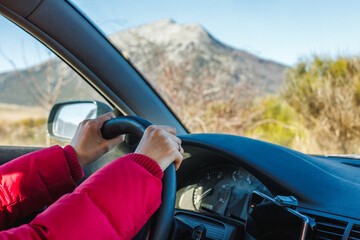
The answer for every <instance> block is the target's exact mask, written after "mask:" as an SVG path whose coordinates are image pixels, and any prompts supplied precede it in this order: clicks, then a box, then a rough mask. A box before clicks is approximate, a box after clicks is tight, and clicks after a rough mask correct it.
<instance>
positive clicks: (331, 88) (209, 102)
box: [154, 56, 360, 154]
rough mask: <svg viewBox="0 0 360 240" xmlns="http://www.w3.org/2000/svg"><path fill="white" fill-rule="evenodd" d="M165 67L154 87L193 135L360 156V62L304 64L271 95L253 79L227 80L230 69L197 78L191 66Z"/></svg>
mask: <svg viewBox="0 0 360 240" xmlns="http://www.w3.org/2000/svg"><path fill="white" fill-rule="evenodd" d="M193 58H194V59H197V58H198V56H193ZM159 59H163V58H159ZM230 60H231V59H229V61H230ZM160 64H161V62H160ZM184 64H185V65H184ZM162 65H163V68H162V69H163V72H162V73H160V74H159V73H158V76H159V77H158V78H157V81H156V82H155V83H154V84H156V85H157V86H160V91H161V93H162V95H163V96H164V97H165V98H166V100H167V102H168V103H169V104H170V106H171V107H172V108H173V109H174V110H175V112H176V113H177V114H178V115H179V116H181V119H182V120H183V122H184V124H185V126H186V127H187V128H188V129H189V130H190V131H191V132H218V133H230V134H236V135H243V136H248V137H252V138H256V139H261V140H265V141H270V142H273V143H276V144H280V145H283V146H286V147H290V148H293V149H297V150H299V151H303V152H308V153H314V154H326V153H338V154H339V153H342V154H348V153H359V152H360V145H359V144H358V143H357V142H358V138H359V136H360V120H359V119H360V118H359V116H360V108H359V106H360V60H359V59H358V58H344V57H340V58H337V59H335V60H333V59H330V58H326V57H323V58H320V57H314V58H313V59H310V60H309V61H304V62H299V63H298V64H297V65H296V66H295V67H294V68H291V69H288V70H287V72H286V76H285V80H284V83H283V88H282V90H281V91H280V92H279V93H278V94H275V95H274V94H273V95H267V96H264V95H263V94H261V93H259V92H256V90H254V89H256V88H255V87H254V85H253V84H251V79H247V81H245V82H237V83H231V82H229V81H226V76H227V74H228V72H227V70H226V69H221V70H219V69H217V68H216V67H214V68H211V67H210V68H209V69H207V70H206V71H203V72H202V73H201V74H200V75H197V76H196V79H192V78H191V75H189V74H188V73H187V72H186V70H187V71H188V72H189V73H190V72H192V71H191V69H188V66H189V65H187V64H186V63H181V64H178V63H174V62H171V61H170V60H168V59H166V61H165V62H164V63H163V64H162ZM192 66H194V65H192ZM216 69H217V70H216ZM169 83H171V84H169Z"/></svg>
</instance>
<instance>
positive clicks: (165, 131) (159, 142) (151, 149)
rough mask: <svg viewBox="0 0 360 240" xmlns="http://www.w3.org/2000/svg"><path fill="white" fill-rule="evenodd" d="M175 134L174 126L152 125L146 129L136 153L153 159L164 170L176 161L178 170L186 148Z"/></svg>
mask: <svg viewBox="0 0 360 240" xmlns="http://www.w3.org/2000/svg"><path fill="white" fill-rule="evenodd" d="M175 134H176V130H175V128H174V127H170V126H156V125H151V126H149V127H148V128H147V129H146V130H145V132H144V136H143V137H142V138H141V141H140V143H139V145H138V146H137V148H136V150H135V153H140V154H143V155H145V156H147V157H149V158H151V159H153V160H154V161H155V162H157V163H158V164H159V166H160V168H161V169H162V170H163V171H164V170H165V169H166V168H167V167H168V166H169V165H170V164H171V163H172V162H174V163H175V168H176V170H177V169H178V168H179V167H180V164H181V162H182V160H183V154H184V149H183V148H182V147H181V140H180V139H179V138H178V137H176V136H175Z"/></svg>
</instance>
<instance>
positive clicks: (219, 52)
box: [0, 19, 286, 105]
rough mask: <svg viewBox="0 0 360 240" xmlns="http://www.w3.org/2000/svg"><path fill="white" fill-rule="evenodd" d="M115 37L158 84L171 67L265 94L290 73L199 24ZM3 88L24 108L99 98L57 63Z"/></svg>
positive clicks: (10, 78) (188, 76)
mask: <svg viewBox="0 0 360 240" xmlns="http://www.w3.org/2000/svg"><path fill="white" fill-rule="evenodd" d="M109 38H110V40H111V42H112V43H113V44H114V45H115V46H117V47H118V48H119V49H121V51H122V53H123V55H124V56H125V57H126V58H128V59H129V61H131V62H132V63H133V64H134V65H135V66H136V67H137V68H138V69H139V70H140V72H142V73H143V75H144V76H145V77H146V78H148V79H149V80H150V81H151V82H153V83H154V82H156V81H157V78H159V76H160V74H161V73H162V72H163V71H164V69H165V68H167V67H169V66H170V65H171V66H176V67H177V69H180V70H182V71H183V72H184V80H187V81H192V83H193V84H194V85H195V84H196V83H195V81H197V80H199V79H201V77H204V73H207V75H205V77H210V76H217V78H218V79H220V80H219V81H220V82H221V81H224V80H223V79H226V81H228V83H227V84H229V82H231V83H237V82H252V84H253V86H255V87H256V88H258V89H260V90H261V91H265V92H277V91H278V90H279V87H280V85H281V83H282V79H283V73H284V70H285V69H286V66H284V65H282V64H279V63H276V62H273V61H269V60H265V59H261V58H259V57H257V56H255V55H252V54H250V53H247V52H245V51H241V50H238V49H234V48H232V47H230V46H227V45H225V44H223V43H221V42H220V41H218V40H216V38H214V37H213V36H212V35H211V34H210V33H208V32H207V31H206V30H205V29H204V28H203V27H202V26H200V25H198V24H183V25H182V24H177V23H175V22H174V21H172V20H169V19H164V20H160V21H156V22H152V23H149V24H146V25H143V26H139V27H136V28H132V29H128V30H125V31H121V32H118V33H115V34H113V35H111V36H109ZM49 70H50V71H49ZM59 79H60V80H61V82H62V84H61V88H60V91H59V93H55V95H58V96H53V95H54V92H53V91H55V90H54V89H56V88H57V87H58V86H57V83H58V82H59V81H60V80H59ZM168 81H169V82H168V83H167V84H171V82H170V81H171V79H168ZM0 89H1V95H0V103H11V104H20V105H36V104H38V102H39V101H46V102H47V103H48V105H51V104H52V102H53V101H54V97H56V99H57V100H63V99H67V100H69V99H71V98H76V99H86V98H94V96H96V94H95V93H94V91H91V90H89V89H90V88H89V87H88V86H87V84H86V83H84V81H81V80H80V78H79V77H78V76H77V75H76V74H75V73H73V72H72V71H71V70H70V69H69V68H66V66H65V64H64V63H62V62H60V61H59V60H55V59H51V60H49V61H48V62H45V63H42V64H39V65H36V66H33V67H29V68H27V69H24V70H17V71H11V72H6V73H2V74H0ZM49 89H50V91H49ZM79 89H81V91H79ZM14 93H16V94H14ZM29 93H31V94H29ZM79 94H80V95H79Z"/></svg>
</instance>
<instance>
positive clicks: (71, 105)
mask: <svg viewBox="0 0 360 240" xmlns="http://www.w3.org/2000/svg"><path fill="white" fill-rule="evenodd" d="M111 111H112V108H111V107H110V106H109V105H107V104H105V103H102V102H98V101H86V100H84V101H83V100H81V101H68V102H60V103H56V104H55V105H54V106H53V108H52V109H51V111H50V115H49V118H48V123H47V131H48V134H49V135H50V137H52V138H54V139H56V140H59V141H64V142H69V141H70V140H71V139H72V138H73V136H74V135H75V131H76V128H77V127H78V125H79V124H80V123H81V122H82V121H84V120H85V119H94V118H97V117H98V116H100V115H102V114H105V113H108V112H111Z"/></svg>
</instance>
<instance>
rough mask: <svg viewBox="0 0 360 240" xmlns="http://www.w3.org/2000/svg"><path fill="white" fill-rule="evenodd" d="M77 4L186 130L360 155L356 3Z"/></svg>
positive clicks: (202, 0)
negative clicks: (149, 84) (225, 134)
mask: <svg viewBox="0 0 360 240" xmlns="http://www.w3.org/2000/svg"><path fill="white" fill-rule="evenodd" d="M72 2H73V4H74V5H75V6H77V7H78V8H79V9H81V11H83V12H84V13H85V14H86V15H87V16H88V17H89V18H90V19H91V20H92V21H93V22H94V23H95V24H96V25H97V26H98V27H99V28H100V29H101V30H102V31H103V32H104V34H105V35H106V36H107V37H108V38H109V40H110V41H111V42H112V43H113V45H114V46H116V47H117V48H119V49H120V51H121V52H122V54H123V56H124V57H126V58H127V59H128V60H129V61H131V62H132V63H133V64H134V66H135V67H136V68H137V69H138V70H139V71H140V72H141V73H142V74H143V76H145V78H146V79H147V80H148V81H150V82H151V83H152V85H153V86H154V87H155V88H156V89H157V90H158V91H159V92H160V94H161V95H162V97H163V98H164V99H165V101H166V102H167V103H168V104H169V106H170V107H171V108H172V110H173V111H174V112H175V113H176V114H177V116H178V117H179V118H180V120H181V121H182V122H183V124H184V125H185V126H186V127H187V128H188V129H189V130H190V132H192V133H197V132H201V133H203V132H211V133H227V134H236V135H242V136H246V137H251V138H255V139H260V140H265V141H269V142H273V143H276V144H280V145H283V146H286V147H290V148H293V149H296V150H299V151H302V152H306V153H313V154H329V153H330V154H331V153H334V154H349V153H359V152H360V151H359V150H360V149H359V148H360V144H358V142H359V141H358V137H359V135H360V121H359V116H360V108H359V105H360V74H359V71H360V61H359V58H358V54H359V49H360V44H359V43H360V41H359V40H360V35H359V33H358V31H356V30H355V29H354V26H357V23H359V20H360V15H359V14H358V12H357V11H358V9H359V7H360V2H359V3H358V2H355V1H310V0H307V1H275V2H274V1H231V0H229V1H209V0H197V1H190V0H186V1H177V2H175V1H126V2H124V1H115V0H113V1H106V4H105V2H104V1H89V0H74V1H72ZM350 3H351V4H350ZM355 5H356V6H355Z"/></svg>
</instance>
